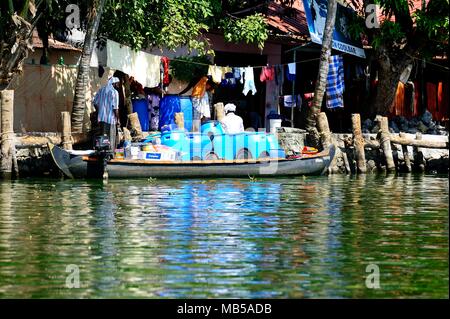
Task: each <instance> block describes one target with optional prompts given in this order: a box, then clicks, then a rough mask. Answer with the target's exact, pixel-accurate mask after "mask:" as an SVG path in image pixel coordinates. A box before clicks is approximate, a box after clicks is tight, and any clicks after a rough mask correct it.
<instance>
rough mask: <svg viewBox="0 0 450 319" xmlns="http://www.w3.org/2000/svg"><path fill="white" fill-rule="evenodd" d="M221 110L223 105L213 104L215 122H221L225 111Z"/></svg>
mask: <svg viewBox="0 0 450 319" xmlns="http://www.w3.org/2000/svg"><path fill="white" fill-rule="evenodd" d="M223 108H224V106H223V103H216V104H214V109H215V110H216V120H217V121H219V122H222V120H223V118H224V117H225V111H224V110H223Z"/></svg>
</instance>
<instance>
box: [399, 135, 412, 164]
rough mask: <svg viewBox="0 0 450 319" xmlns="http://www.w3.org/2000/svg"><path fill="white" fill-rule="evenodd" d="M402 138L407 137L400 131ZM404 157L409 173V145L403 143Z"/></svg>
mask: <svg viewBox="0 0 450 319" xmlns="http://www.w3.org/2000/svg"><path fill="white" fill-rule="evenodd" d="M400 138H405V133H400ZM402 152H403V159H404V160H405V167H406V171H407V172H408V173H410V172H411V160H410V158H409V152H408V146H407V145H402Z"/></svg>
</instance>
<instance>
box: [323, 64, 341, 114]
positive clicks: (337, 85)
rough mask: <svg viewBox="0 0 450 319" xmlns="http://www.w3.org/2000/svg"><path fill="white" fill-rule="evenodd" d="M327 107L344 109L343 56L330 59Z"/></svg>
mask: <svg viewBox="0 0 450 319" xmlns="http://www.w3.org/2000/svg"><path fill="white" fill-rule="evenodd" d="M326 90H327V107H328V108H329V109H334V108H338V107H344V90H345V84H344V58H343V57H342V56H341V55H333V56H331V57H330V64H329V70H328V76H327V86H326Z"/></svg>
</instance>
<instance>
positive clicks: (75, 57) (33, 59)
mask: <svg viewBox="0 0 450 319" xmlns="http://www.w3.org/2000/svg"><path fill="white" fill-rule="evenodd" d="M41 56H42V49H39V48H35V49H34V52H30V53H29V54H28V58H27V59H26V60H25V63H26V64H39V62H40V61H41ZM80 56H81V52H80V51H70V50H58V49H50V50H49V60H50V61H49V64H58V61H59V58H60V57H63V59H64V64H65V65H77V64H78V61H79V59H80Z"/></svg>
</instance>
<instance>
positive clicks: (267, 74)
mask: <svg viewBox="0 0 450 319" xmlns="http://www.w3.org/2000/svg"><path fill="white" fill-rule="evenodd" d="M274 78H275V68H274V67H273V66H264V67H263V68H262V70H261V74H260V76H259V80H260V81H261V82H264V81H273V79H274Z"/></svg>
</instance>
